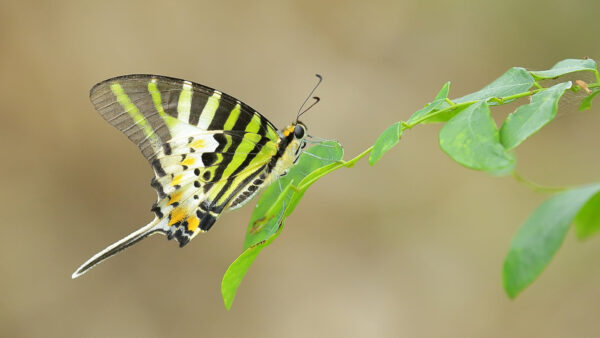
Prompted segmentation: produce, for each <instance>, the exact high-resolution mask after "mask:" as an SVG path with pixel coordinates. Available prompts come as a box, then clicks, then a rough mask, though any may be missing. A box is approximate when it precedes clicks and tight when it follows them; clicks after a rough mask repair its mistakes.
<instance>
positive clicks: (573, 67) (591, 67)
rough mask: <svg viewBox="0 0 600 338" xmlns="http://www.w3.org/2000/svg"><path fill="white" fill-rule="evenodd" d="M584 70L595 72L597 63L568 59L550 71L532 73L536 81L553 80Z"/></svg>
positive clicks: (588, 60) (589, 60)
mask: <svg viewBox="0 0 600 338" xmlns="http://www.w3.org/2000/svg"><path fill="white" fill-rule="evenodd" d="M584 70H587V71H595V70H596V62H595V61H594V60H592V59H566V60H562V61H559V62H558V63H557V64H555V65H554V66H553V67H552V68H550V69H549V70H542V71H532V72H531V74H532V75H533V76H534V77H535V78H536V79H552V78H555V77H558V76H561V75H565V74H569V73H574V72H580V71H584Z"/></svg>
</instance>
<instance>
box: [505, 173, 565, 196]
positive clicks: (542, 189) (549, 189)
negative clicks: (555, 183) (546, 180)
mask: <svg viewBox="0 0 600 338" xmlns="http://www.w3.org/2000/svg"><path fill="white" fill-rule="evenodd" d="M512 177H513V178H514V179H515V181H517V182H519V183H521V184H523V185H524V186H526V187H528V188H530V189H532V190H533V191H535V192H543V193H556V192H561V191H565V190H568V189H570V188H569V187H549V186H544V185H541V184H537V183H535V182H532V181H530V180H528V179H526V178H524V177H523V176H521V175H519V173H517V172H516V171H513V172H512Z"/></svg>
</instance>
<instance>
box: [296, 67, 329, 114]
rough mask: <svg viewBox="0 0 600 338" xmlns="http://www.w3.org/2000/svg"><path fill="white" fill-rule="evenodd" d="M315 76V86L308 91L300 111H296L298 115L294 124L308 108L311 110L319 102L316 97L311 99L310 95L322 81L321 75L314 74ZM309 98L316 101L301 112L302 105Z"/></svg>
mask: <svg viewBox="0 0 600 338" xmlns="http://www.w3.org/2000/svg"><path fill="white" fill-rule="evenodd" d="M315 76H316V77H317V79H318V81H317V84H316V85H315V87H314V88H313V89H312V90H311V91H310V94H308V96H307V97H306V100H304V102H302V105H301V106H300V109H298V114H297V115H296V122H298V119H299V118H300V116H302V114H304V113H306V112H307V111H308V110H309V109H310V108H312V107H313V106H314V105H315V104H317V103H318V102H319V101H320V100H321V99H320V98H318V97H313V96H312V94H313V93H314V92H315V90H317V87H319V85H320V84H321V81H323V77H322V76H321V75H319V74H315ZM311 97H312V98H313V99H315V100H316V101H315V102H314V103H313V104H311V105H310V106H309V107H308V108H306V109H305V110H302V108H304V105H305V104H306V102H308V99H310V98H311Z"/></svg>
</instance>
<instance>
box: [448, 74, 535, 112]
mask: <svg viewBox="0 0 600 338" xmlns="http://www.w3.org/2000/svg"><path fill="white" fill-rule="evenodd" d="M534 82H535V81H534V80H533V77H531V74H529V72H528V71H527V70H525V68H521V67H513V68H511V69H509V70H508V71H506V73H504V74H502V75H501V76H500V77H499V78H497V79H496V80H494V82H492V83H490V84H489V85H487V86H485V87H484V88H483V89H481V90H480V91H477V92H475V93H472V94H469V95H465V96H463V97H460V98H458V99H455V100H454V103H462V102H469V101H478V100H489V99H490V98H493V97H497V98H500V97H506V96H511V95H515V94H519V93H523V92H525V91H527V90H529V88H531V86H533V84H534ZM494 104H495V103H494V102H490V105H494Z"/></svg>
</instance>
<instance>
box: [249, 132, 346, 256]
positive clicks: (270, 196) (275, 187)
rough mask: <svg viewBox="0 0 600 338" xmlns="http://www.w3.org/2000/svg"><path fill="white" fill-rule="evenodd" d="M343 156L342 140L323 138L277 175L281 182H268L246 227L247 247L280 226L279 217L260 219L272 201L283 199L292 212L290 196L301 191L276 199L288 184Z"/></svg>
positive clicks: (296, 183) (300, 179)
mask: <svg viewBox="0 0 600 338" xmlns="http://www.w3.org/2000/svg"><path fill="white" fill-rule="evenodd" d="M311 155H312V156H311ZM343 156H344V150H343V149H342V147H341V145H340V144H339V143H337V142H331V141H329V142H323V143H321V144H318V145H316V146H314V147H311V148H310V149H307V150H306V151H305V152H304V153H303V154H302V155H301V156H300V159H299V160H298V163H296V165H294V166H293V167H292V168H291V169H290V171H289V172H288V174H287V175H285V176H283V177H280V178H279V179H278V181H279V182H278V181H275V182H273V183H272V184H271V185H269V186H268V187H267V188H266V189H265V190H264V192H263V193H262V195H261V196H260V199H259V200H258V202H257V203H256V207H255V208H254V212H253V213H252V216H251V217H250V223H249V224H248V228H247V229H246V239H245V241H244V250H245V249H247V248H249V247H250V246H252V245H253V244H256V243H258V242H261V241H264V240H265V239H267V238H268V237H270V236H271V235H273V234H274V233H275V232H276V231H277V229H278V228H279V222H278V220H277V219H274V220H271V221H270V222H267V223H264V222H262V223H261V222H260V221H261V220H264V219H265V215H266V212H267V210H269V209H270V208H272V206H273V204H283V203H284V204H285V205H286V207H287V208H288V209H289V210H290V212H291V211H292V210H293V208H290V200H291V199H292V197H294V196H296V197H295V198H296V199H298V196H297V195H298V194H299V192H297V191H289V192H287V194H286V196H285V198H284V199H283V202H282V203H279V202H277V199H278V198H279V195H281V189H282V188H285V187H286V186H287V185H288V184H289V183H290V182H291V181H292V180H293V181H294V184H295V185H296V186H300V185H301V184H302V182H303V180H304V179H305V178H306V177H309V178H311V177H314V176H310V175H311V174H314V173H315V172H317V173H320V171H319V169H321V168H322V167H326V166H328V165H331V164H332V162H336V161H339V160H341V159H342V158H343ZM334 164H335V163H334ZM295 203H297V201H295ZM287 215H289V213H287V214H286V216H287Z"/></svg>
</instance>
